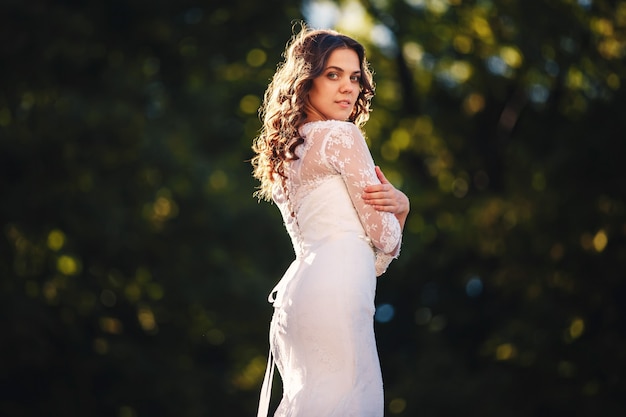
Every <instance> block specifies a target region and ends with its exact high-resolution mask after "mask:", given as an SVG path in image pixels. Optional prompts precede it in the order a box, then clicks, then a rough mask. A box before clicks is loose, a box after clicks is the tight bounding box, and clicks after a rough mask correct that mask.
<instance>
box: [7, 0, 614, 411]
mask: <svg viewBox="0 0 626 417" xmlns="http://www.w3.org/2000/svg"><path fill="white" fill-rule="evenodd" d="M309 3H310V2H309ZM334 4H336V6H337V8H336V10H337V11H338V12H339V13H341V11H342V10H348V12H345V13H344V14H343V15H342V17H341V18H340V19H339V20H337V22H336V23H337V27H338V28H339V29H341V30H344V31H346V32H348V33H353V34H354V36H356V37H358V38H359V39H360V40H362V41H363V42H364V43H366V44H367V46H368V51H369V56H370V58H371V61H372V66H373V68H374V69H375V72H376V81H377V97H376V98H375V99H374V109H375V110H374V112H373V113H372V118H371V120H370V122H369V123H368V125H367V134H368V138H369V140H370V142H371V148H372V151H373V153H374V156H375V159H376V161H377V162H379V163H380V165H381V166H382V167H383V170H384V171H385V172H386V173H387V174H388V177H389V178H390V179H391V180H392V181H393V182H394V183H396V184H397V185H398V186H400V187H402V189H404V190H405V191H406V192H407V194H408V195H409V197H410V198H411V202H412V212H411V215H410V217H409V219H408V222H407V227H406V230H405V237H404V243H403V249H402V256H401V257H400V259H399V260H398V261H396V262H395V263H394V264H392V266H391V268H390V270H389V271H388V273H387V274H386V276H385V277H384V278H383V279H381V280H380V282H379V290H378V301H379V303H381V304H390V305H391V306H392V307H393V309H394V310H393V311H394V315H393V317H392V318H391V320H390V321H379V322H377V324H376V325H377V333H378V340H379V350H380V356H381V360H382V366H383V373H384V377H385V384H386V399H387V414H389V415H405V416H413V415H421V416H437V415H460V414H463V415H469V416H472V415H475V416H485V415H486V416H491V415H513V416H543V415H546V416H547V415H551V416H552V415H566V414H567V415H579V416H587V415H603V416H620V415H623V414H624V412H625V411H626V405H625V404H624V401H623V399H622V396H623V395H622V393H623V392H625V391H626V386H625V382H624V376H623V369H624V366H626V357H625V356H624V352H626V323H625V322H624V316H625V313H626V312H625V311H624V305H626V285H625V284H624V277H623V271H624V270H626V264H625V263H626V262H625V261H626V250H625V249H624V248H625V247H626V246H625V236H626V216H625V211H624V210H625V207H624V201H626V199H625V197H626V195H625V194H626V193H625V191H626V190H625V188H624V180H623V178H624V177H625V176H626V173H625V172H624V166H623V164H621V163H620V162H621V161H620V158H621V157H622V156H623V155H626V145H625V143H624V140H623V139H624V133H623V132H624V131H625V128H626V120H625V119H624V117H623V116H622V113H623V112H624V110H625V109H626V106H625V105H626V94H625V93H624V91H625V90H624V82H625V80H626V68H625V65H624V62H625V61H624V54H625V53H626V2H624V1H618V2H609V1H605V0H599V1H594V2H591V1H574V0H569V1H567V0H561V1H559V0H550V1H542V2H539V1H536V2H535V1H533V2H522V1H519V0H493V1H484V0H481V1H462V0H423V1H418V0H412V1H408V0H407V1H401V0H388V1H371V2H368V1H361V2H337V3H334ZM305 10H307V9H305ZM358 10H360V11H361V12H362V13H363V14H362V19H361V20H359V21H358V24H356V25H355V24H354V23H351V22H352V21H351V20H350V19H348V18H346V17H350V16H355V13H356V11H358ZM0 11H1V13H0V27H1V28H2V32H3V33H4V35H5V36H3V37H2V41H0V46H1V47H0V53H1V54H2V62H3V64H2V65H0V79H1V80H2V84H1V88H0V191H1V193H2V204H1V205H0V231H1V238H0V276H1V278H2V279H1V280H0V312H1V314H0V326H1V328H2V329H3V334H2V335H1V336H0V355H2V361H0V375H1V376H0V386H2V393H1V394H0V414H2V415H10V416H40V415H45V416H59V417H61V416H63V417H65V416H119V417H134V416H172V415H176V416H181V417H182V416H189V417H192V416H213V415H217V416H233V417H236V416H244V415H253V414H254V412H255V407H256V401H257V398H258V390H259V387H260V382H261V381H260V380H261V378H262V373H263V371H264V367H265V359H266V353H267V342H266V339H267V330H268V321H269V318H270V315H271V307H270V306H269V304H267V303H266V300H265V297H266V294H267V293H268V292H269V290H270V289H271V287H272V285H273V284H274V283H275V282H276V281H277V280H278V279H279V277H280V275H281V274H282V272H283V271H284V269H285V268H286V267H287V265H288V264H289V262H290V261H291V259H292V258H293V252H292V249H291V246H290V242H289V240H288V238H287V236H286V234H285V232H284V230H283V226H282V224H281V220H280V216H279V213H278V210H277V209H276V207H274V206H272V205H270V204H265V203H258V202H257V201H256V200H255V199H254V198H253V197H252V193H253V191H254V189H255V187H256V183H255V182H254V181H253V179H252V176H251V167H250V164H249V162H248V160H249V159H250V157H251V156H252V154H251V150H250V144H251V140H252V138H253V137H254V135H255V133H256V131H257V129H258V127H259V120H258V117H257V114H256V111H257V108H258V105H259V104H260V99H261V96H262V94H263V91H264V89H265V87H266V85H267V83H268V81H269V79H270V77H271V75H272V73H273V70H274V68H275V65H276V63H277V62H278V61H279V60H280V54H281V52H282V49H283V47H284V44H285V42H286V41H287V39H288V37H289V36H290V34H291V22H292V20H294V19H300V18H301V10H300V5H299V3H298V2H288V1H284V2H278V3H272V6H271V7H268V5H266V4H265V3H264V2H255V1H244V0H238V1H236V2H225V1H211V2H196V1H190V0H184V1H177V2H168V1H152V2H142V1H139V0H132V1H125V2H123V1H117V0H116V1H106V2H105V1H98V0H87V1H83V2H78V1H73V0H65V1H57V2H47V1H44V0H33V1H28V2H18V1H8V2H4V3H3V5H2V6H1V7H0ZM381 33H386V34H389V36H390V39H392V42H391V43H384V42H381V39H382V37H381V35H380V34H381ZM372 34H374V35H372ZM276 385H277V388H278V390H277V391H276V392H275V394H276V396H277V395H278V391H279V384H276ZM275 399H277V397H276V398H275Z"/></svg>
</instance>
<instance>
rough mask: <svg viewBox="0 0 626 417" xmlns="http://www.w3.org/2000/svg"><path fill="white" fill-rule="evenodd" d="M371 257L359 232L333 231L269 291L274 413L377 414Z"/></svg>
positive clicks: (289, 416) (320, 416)
mask: <svg viewBox="0 0 626 417" xmlns="http://www.w3.org/2000/svg"><path fill="white" fill-rule="evenodd" d="M374 261H375V256H374V252H373V250H372V247H371V245H370V244H369V243H368V241H367V239H364V238H363V237H362V236H357V235H355V234H352V233H342V234H339V235H336V236H331V237H329V238H326V239H324V241H323V242H318V243H317V244H316V245H314V246H311V247H308V248H306V249H305V250H304V253H302V254H301V255H300V256H298V257H297V259H296V260H295V261H294V262H293V263H292V265H291V266H290V268H289V269H288V270H287V272H286V273H285V275H284V276H283V278H282V279H281V281H280V282H279V284H278V285H277V286H276V288H275V289H274V291H273V292H272V294H271V295H270V297H271V300H273V304H274V314H273V317H272V321H271V325H270V349H271V354H272V356H273V358H274V361H275V362H276V366H277V368H278V370H279V372H280V374H281V377H282V380H283V397H282V400H281V403H280V405H279V406H278V409H277V410H276V413H275V414H274V416H275V417H351V416H353V417H382V415H383V407H384V406H383V385H382V376H381V371H380V364H379V359H378V353H377V350H376V342H375V337H374V326H373V323H374V322H373V318H374V310H375V307H374V296H375V291H376V273H375V268H374ZM270 384H271V381H270Z"/></svg>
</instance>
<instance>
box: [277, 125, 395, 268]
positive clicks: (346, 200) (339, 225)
mask: <svg viewBox="0 0 626 417" xmlns="http://www.w3.org/2000/svg"><path fill="white" fill-rule="evenodd" d="M300 134H301V136H302V137H303V138H304V143H303V144H301V145H299V146H298V147H296V151H295V152H296V156H297V157H298V159H296V160H292V161H288V162H287V163H286V164H285V173H286V177H287V178H286V179H285V181H284V187H283V182H282V181H280V180H278V181H276V184H275V187H274V191H273V199H274V201H275V203H276V205H277V206H278V208H279V209H280V211H281V214H282V217H283V220H284V222H285V226H286V228H287V231H288V233H289V236H290V237H291V240H292V243H293V247H294V250H295V252H296V255H297V256H301V255H303V254H305V253H306V252H307V251H309V250H310V249H311V248H313V247H315V246H316V245H318V244H321V243H323V242H325V241H327V240H328V239H332V238H333V237H334V236H339V235H342V234H344V233H351V234H355V235H358V236H360V237H362V238H363V239H365V240H367V241H368V242H369V243H370V244H371V245H372V247H373V249H374V252H375V254H376V274H377V275H380V274H382V273H383V272H384V271H385V270H386V268H387V266H388V265H389V263H390V262H391V260H392V259H393V258H395V257H397V256H398V254H399V249H400V240H401V229H400V224H399V223H398V220H397V219H396V218H395V216H394V215H393V214H391V213H386V212H378V211H376V210H375V209H373V208H372V207H371V206H370V205H368V204H366V203H365V202H364V201H363V199H362V197H361V195H362V193H363V188H364V187H365V186H367V185H371V184H379V183H380V181H379V180H378V178H377V177H376V173H375V169H374V162H373V160H372V157H371V154H370V152H369V149H368V148H367V144H366V143H365V139H364V137H363V135H362V134H361V131H360V130H359V129H358V127H356V126H355V125H354V124H352V123H349V122H341V121H336V120H329V121H320V122H311V123H307V124H305V125H304V126H303V127H302V128H301V129H300Z"/></svg>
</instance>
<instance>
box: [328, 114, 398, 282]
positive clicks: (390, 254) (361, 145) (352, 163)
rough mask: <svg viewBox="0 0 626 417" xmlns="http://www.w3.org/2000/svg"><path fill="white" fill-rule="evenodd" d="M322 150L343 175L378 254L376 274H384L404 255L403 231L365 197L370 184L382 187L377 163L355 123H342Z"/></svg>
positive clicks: (390, 215)
mask: <svg viewBox="0 0 626 417" xmlns="http://www.w3.org/2000/svg"><path fill="white" fill-rule="evenodd" d="M333 127H334V128H333V129H331V130H329V132H328V134H327V135H326V137H325V143H324V145H323V147H322V154H323V157H324V158H325V160H326V163H327V164H328V165H329V166H331V167H332V168H333V169H335V170H336V171H337V172H339V173H340V175H341V177H342V178H343V180H344V182H345V184H346V187H347V188H348V192H349V194H350V198H351V199H352V204H353V205H354V207H355V208H356V211H357V213H358V215H359V218H360V220H361V224H362V225H363V228H364V229H365V232H366V234H367V237H368V238H369V239H370V240H371V242H372V244H373V245H374V248H375V251H376V275H381V274H382V273H383V272H385V270H386V269H387V266H388V265H389V264H390V263H391V261H392V260H393V259H394V258H396V257H398V255H399V253H400V242H401V240H402V231H401V229H400V223H399V222H398V220H397V219H396V217H395V216H394V215H393V214H392V213H387V212H379V211H376V210H375V209H374V208H372V206H370V205H369V204H366V203H365V202H364V201H363V198H362V197H361V195H362V193H363V189H364V188H365V187H366V186H367V185H372V184H380V181H379V180H378V178H377V177H376V171H375V169H374V161H373V159H372V155H371V154H370V151H369V149H368V147H367V144H366V143H365V138H364V137H363V135H362V134H361V131H360V130H359V128H358V127H356V126H355V125H354V124H352V123H348V122H338V123H337V125H336V126H333Z"/></svg>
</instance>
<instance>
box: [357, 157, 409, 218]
mask: <svg viewBox="0 0 626 417" xmlns="http://www.w3.org/2000/svg"><path fill="white" fill-rule="evenodd" d="M376 176H377V177H378V179H379V180H380V182H381V183H380V184H375V185H368V186H367V187H365V189H364V190H363V196H362V197H363V201H364V202H365V203H367V204H369V205H371V206H372V207H373V208H374V209H375V210H377V211H384V212H388V213H393V214H394V215H395V216H396V219H398V222H400V227H401V228H402V229H404V223H405V222H406V218H407V216H408V215H409V211H410V209H411V205H410V202H409V198H408V197H407V196H406V194H404V193H403V192H402V191H400V190H398V189H397V188H395V187H394V186H393V184H391V183H390V182H389V180H387V178H386V177H385V174H383V171H382V170H381V169H380V167H378V166H376Z"/></svg>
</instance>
